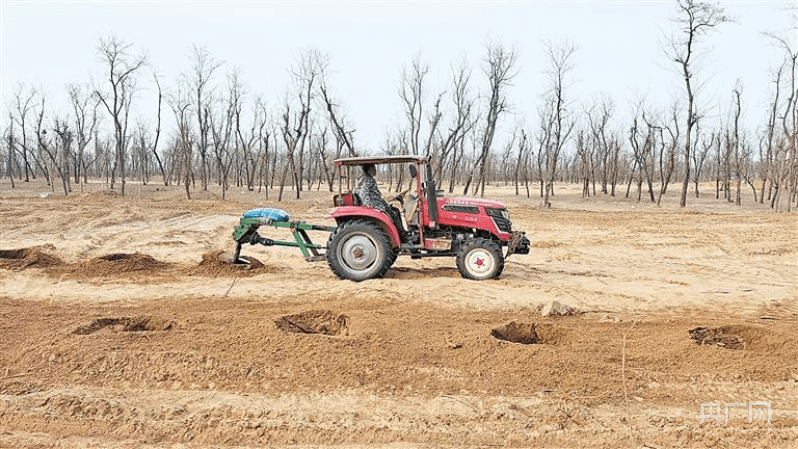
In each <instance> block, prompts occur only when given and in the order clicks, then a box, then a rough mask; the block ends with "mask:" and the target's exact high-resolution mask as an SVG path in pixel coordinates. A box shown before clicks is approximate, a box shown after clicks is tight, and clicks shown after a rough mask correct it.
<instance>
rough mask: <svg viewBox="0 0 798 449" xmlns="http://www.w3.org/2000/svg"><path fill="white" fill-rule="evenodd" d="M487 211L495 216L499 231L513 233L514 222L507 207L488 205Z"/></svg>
mask: <svg viewBox="0 0 798 449" xmlns="http://www.w3.org/2000/svg"><path fill="white" fill-rule="evenodd" d="M485 212H486V213H487V214H488V215H490V217H491V218H493V222H494V223H496V228H497V229H498V230H499V232H506V233H508V234H509V233H511V232H512V231H513V224H512V222H510V214H509V213H508V212H507V209H493V208H489V207H486V208H485Z"/></svg>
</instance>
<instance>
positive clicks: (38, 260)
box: [0, 245, 64, 270]
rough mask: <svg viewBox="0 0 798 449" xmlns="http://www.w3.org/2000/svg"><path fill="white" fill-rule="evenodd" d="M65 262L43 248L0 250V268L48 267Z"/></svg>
mask: <svg viewBox="0 0 798 449" xmlns="http://www.w3.org/2000/svg"><path fill="white" fill-rule="evenodd" d="M50 246H51V245H50ZM63 264H64V262H63V261H62V260H61V259H59V258H58V257H56V256H53V255H51V254H48V253H46V252H44V251H43V250H42V248H36V247H34V248H22V249H10V250H0V268H3V269H6V270H24V269H27V268H46V267H54V266H58V265H63Z"/></svg>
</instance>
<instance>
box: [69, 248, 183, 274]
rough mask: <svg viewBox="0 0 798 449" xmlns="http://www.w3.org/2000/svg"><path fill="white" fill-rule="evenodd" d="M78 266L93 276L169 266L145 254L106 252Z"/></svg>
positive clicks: (160, 268) (154, 269)
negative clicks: (104, 254) (106, 253)
mask: <svg viewBox="0 0 798 449" xmlns="http://www.w3.org/2000/svg"><path fill="white" fill-rule="evenodd" d="M79 265H80V268H81V269H82V270H83V271H84V272H86V273H89V274H92V275H94V276H103V277H105V276H112V275H115V274H123V273H132V272H136V271H158V270H164V269H167V268H169V267H170V265H169V264H168V263H166V262H161V261H159V260H156V259H155V258H154V257H152V256H149V255H147V254H141V253H134V254H122V253H118V254H108V255H106V256H100V257H96V258H94V259H90V260H89V261H87V262H83V263H81V264H79Z"/></svg>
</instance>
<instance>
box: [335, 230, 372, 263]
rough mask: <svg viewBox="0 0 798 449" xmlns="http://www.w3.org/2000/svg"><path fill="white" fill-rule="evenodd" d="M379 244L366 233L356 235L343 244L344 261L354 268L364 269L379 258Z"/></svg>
mask: <svg viewBox="0 0 798 449" xmlns="http://www.w3.org/2000/svg"><path fill="white" fill-rule="evenodd" d="M377 252H378V251H377V246H376V245H375V244H374V242H373V241H371V239H369V238H368V237H366V236H364V235H356V236H353V237H352V238H350V239H348V240H347V241H346V242H345V243H344V244H343V245H342V246H341V256H342V259H343V261H344V263H345V264H346V265H347V266H349V267H350V268H352V269H355V270H364V269H366V268H368V267H370V266H371V265H373V264H374V262H376V260H377Z"/></svg>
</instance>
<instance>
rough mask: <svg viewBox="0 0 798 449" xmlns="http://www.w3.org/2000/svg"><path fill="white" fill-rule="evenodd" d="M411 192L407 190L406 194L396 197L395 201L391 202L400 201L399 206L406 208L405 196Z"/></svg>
mask: <svg viewBox="0 0 798 449" xmlns="http://www.w3.org/2000/svg"><path fill="white" fill-rule="evenodd" d="M409 191H410V189H408V190H405V191H404V192H402V193H400V194H399V195H396V197H395V198H394V199H393V200H391V201H399V204H401V205H402V206H404V205H405V195H407V192H409Z"/></svg>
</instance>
